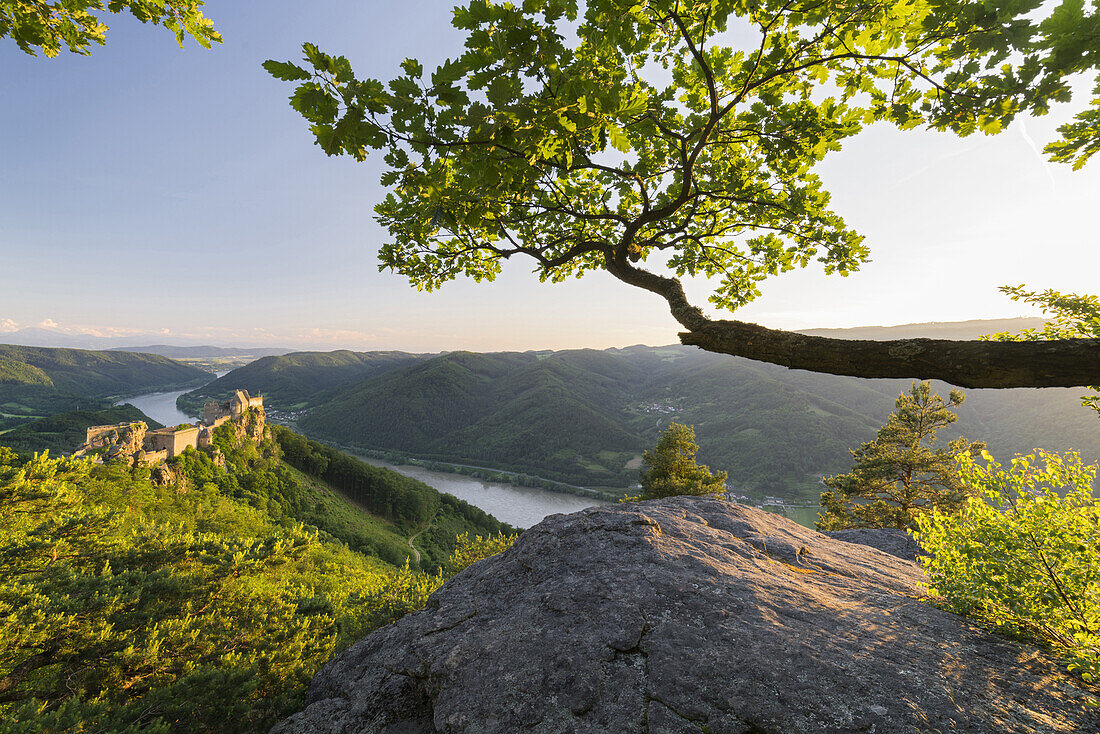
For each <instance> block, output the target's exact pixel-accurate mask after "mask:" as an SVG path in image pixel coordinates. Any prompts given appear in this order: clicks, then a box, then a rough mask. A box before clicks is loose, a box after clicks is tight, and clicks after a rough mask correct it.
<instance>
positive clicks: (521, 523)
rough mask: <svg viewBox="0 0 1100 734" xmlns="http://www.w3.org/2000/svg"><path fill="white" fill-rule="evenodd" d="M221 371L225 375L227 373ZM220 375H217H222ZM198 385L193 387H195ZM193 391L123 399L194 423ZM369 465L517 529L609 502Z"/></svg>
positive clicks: (152, 413) (156, 415) (162, 418)
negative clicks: (188, 397)
mask: <svg viewBox="0 0 1100 734" xmlns="http://www.w3.org/2000/svg"><path fill="white" fill-rule="evenodd" d="M221 374H225V373H224V372H223V373H221ZM221 374H220V375H218V376H219V377H221ZM194 389H195V388H191V390H194ZM185 392H190V390H176V391H174V392H158V393H148V394H145V395H137V396H135V397H132V398H126V399H125V400H120V401H119V404H121V403H130V404H131V405H133V406H134V407H135V408H137V409H138V410H140V411H141V412H142V413H144V414H145V415H147V416H149V417H150V418H152V419H153V420H155V421H157V422H158V423H163V424H164V425H166V426H178V425H179V424H180V423H191V422H192V421H193V420H194V418H193V417H191V416H189V415H187V414H185V413H184V412H183V411H181V410H180V409H179V408H177V407H176V398H178V397H179V396H180V395H183V394H184V393H185ZM357 458H359V459H361V460H362V461H365V462H367V463H368V464H373V465H374V466H383V467H386V468H387V469H393V470H394V471H396V472H399V473H401V474H404V475H405V476H407V477H412V478H413V479H419V480H420V481H422V482H424V484H427V485H428V486H429V487H434V488H435V489H438V490H439V491H440V492H447V493H449V494H453V495H454V496H455V497H458V498H459V499H460V500H465V501H466V502H469V503H470V504H471V505H474V506H476V507H480V508H481V509H483V510H485V511H486V512H488V513H489V514H490V515H492V516H493V517H495V518H497V519H498V520H501V521H503V522H506V523H508V524H509V525H512V526H514V527H517V528H529V527H531V526H532V525H535V524H537V523H538V522H539V521H540V520H542V519H543V518H544V517H546V516H547V515H553V514H554V513H556V512H576V511H577V510H583V509H584V508H585V507H591V506H592V505H601V504H607V503H606V502H604V501H602V500H598V499H595V498H593V499H588V498H587V497H580V496H577V495H572V494H565V493H563V492H551V491H549V490H546V489H538V488H536V487H520V486H518V485H515V484H504V483H502V482H486V481H482V480H480V479H475V478H474V477H467V476H463V475H462V474H448V473H447V472H438V471H430V470H428V469H424V468H422V467H419V466H397V465H393V464H387V463H386V462H384V461H379V460H378V459H370V458H366V457H363V456H359V457H357Z"/></svg>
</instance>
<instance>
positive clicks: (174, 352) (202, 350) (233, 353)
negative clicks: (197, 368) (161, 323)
mask: <svg viewBox="0 0 1100 734" xmlns="http://www.w3.org/2000/svg"><path fill="white" fill-rule="evenodd" d="M108 351H112V352H135V353H138V354H159V355H161V356H162V357H171V358H172V359H209V358H212V357H252V358H253V359H259V358H260V357H269V356H272V355H278V354H287V353H289V352H291V351H293V350H291V349H285V348H283V347H215V346H211V345H209V344H207V345H203V346H198V347H181V346H175V345H172V344H152V345H149V346H132V347H111V348H110V350H108Z"/></svg>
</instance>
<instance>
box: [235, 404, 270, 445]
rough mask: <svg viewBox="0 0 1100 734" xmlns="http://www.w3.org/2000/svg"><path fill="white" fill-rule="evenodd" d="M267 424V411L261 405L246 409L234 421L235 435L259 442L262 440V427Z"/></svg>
mask: <svg viewBox="0 0 1100 734" xmlns="http://www.w3.org/2000/svg"><path fill="white" fill-rule="evenodd" d="M266 425H267V413H265V412H264V409H263V407H262V406H256V407H252V408H249V409H247V410H246V411H244V413H243V414H241V417H240V418H239V419H238V420H237V421H236V426H237V435H238V436H239V437H242V438H246V439H248V440H249V441H253V442H255V443H259V442H260V441H263V440H264V427H265V426H266Z"/></svg>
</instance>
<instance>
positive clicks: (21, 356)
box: [0, 344, 210, 397]
mask: <svg viewBox="0 0 1100 734" xmlns="http://www.w3.org/2000/svg"><path fill="white" fill-rule="evenodd" d="M209 377H210V375H209V373H207V372H203V371H202V370H200V369H197V368H195V367H191V366H189V365H186V364H183V363H181V362H176V361H175V360H172V359H168V358H167V357H162V356H159V355H156V354H137V353H133V352H96V351H91V350H87V349H52V348H49V347H22V346H15V345H11V344H0V386H2V387H8V386H12V385H29V386H35V387H51V388H53V389H54V390H56V391H57V392H60V393H67V394H72V395H82V396H89V397H104V396H109V395H125V394H136V393H139V392H143V391H146V390H155V389H158V388H162V387H174V386H179V387H183V386H186V385H189V384H194V383H198V382H200V381H202V380H206V379H209ZM0 389H2V388H0Z"/></svg>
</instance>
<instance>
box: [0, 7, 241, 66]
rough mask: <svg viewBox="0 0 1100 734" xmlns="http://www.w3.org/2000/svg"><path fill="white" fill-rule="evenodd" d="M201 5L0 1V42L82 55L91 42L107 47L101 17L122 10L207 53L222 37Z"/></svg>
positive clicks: (48, 53)
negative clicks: (8, 40)
mask: <svg viewBox="0 0 1100 734" xmlns="http://www.w3.org/2000/svg"><path fill="white" fill-rule="evenodd" d="M203 4H204V3H203V0H107V1H106V2H104V0H52V1H51V0H0V38H4V37H6V36H10V37H11V38H12V40H13V41H15V43H16V45H17V46H19V48H20V49H21V50H23V51H24V52H26V53H28V54H30V55H31V56H34V55H35V53H36V49H37V50H39V51H41V52H42V53H44V54H45V55H46V56H57V54H58V53H60V52H61V50H62V49H63V48H65V49H68V50H69V51H72V52H73V53H78V54H87V53H89V52H90V51H91V47H92V44H93V43H95V44H99V45H100V46H102V45H103V44H105V43H106V36H107V26H106V25H105V24H104V23H103V22H102V20H101V18H102V17H103V14H104V13H107V12H109V13H115V14H117V13H121V12H122V11H124V10H126V11H129V12H130V15H132V16H134V17H135V18H137V19H138V20H140V21H141V22H142V23H153V24H154V25H159V26H163V27H165V28H167V29H168V30H170V31H172V33H173V34H174V35H175V36H176V42H177V43H179V45H180V47H182V46H183V41H184V38H186V37H187V36H191V38H193V39H195V41H196V42H197V43H198V44H199V45H200V46H202V47H203V48H210V44H211V43H219V42H221V40H222V37H221V35H220V34H219V33H218V32H217V31H215V30H214V25H213V23H211V22H210V20H209V19H208V18H206V16H204V15H203V14H202V6H203Z"/></svg>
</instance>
